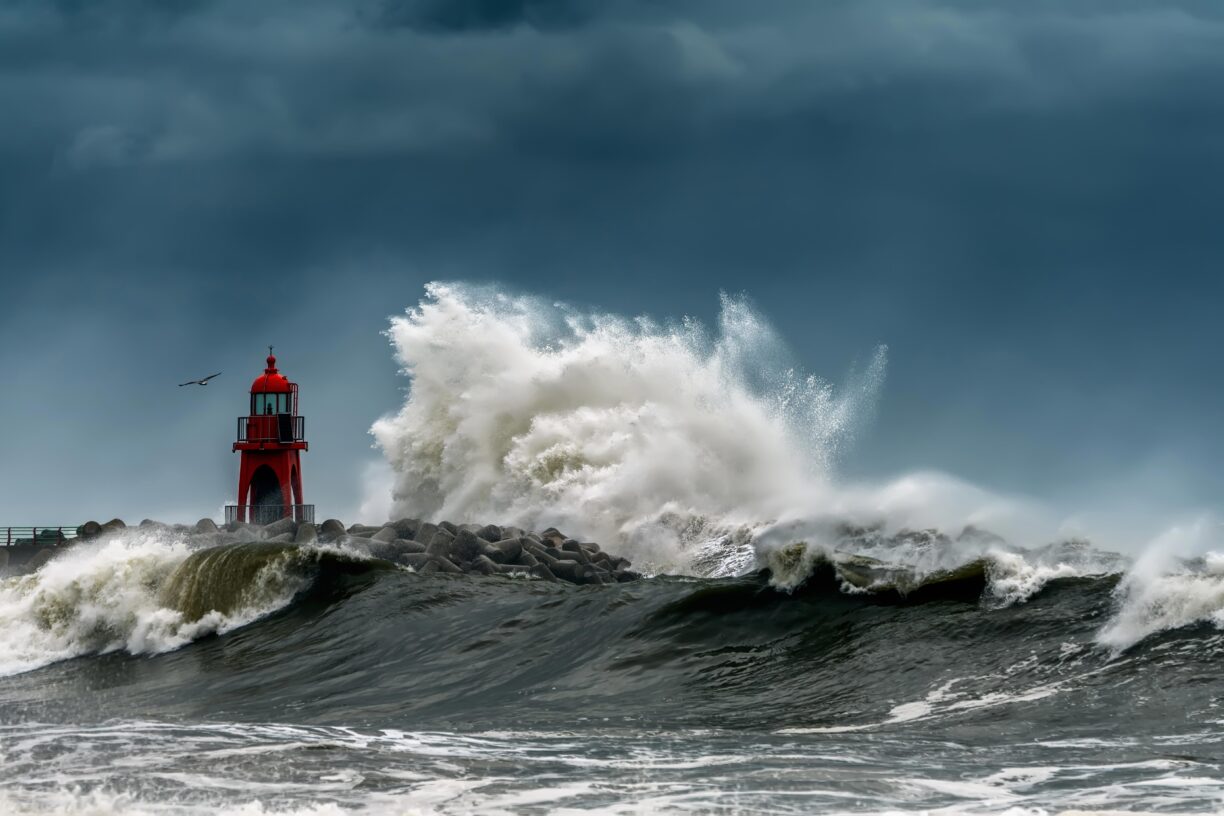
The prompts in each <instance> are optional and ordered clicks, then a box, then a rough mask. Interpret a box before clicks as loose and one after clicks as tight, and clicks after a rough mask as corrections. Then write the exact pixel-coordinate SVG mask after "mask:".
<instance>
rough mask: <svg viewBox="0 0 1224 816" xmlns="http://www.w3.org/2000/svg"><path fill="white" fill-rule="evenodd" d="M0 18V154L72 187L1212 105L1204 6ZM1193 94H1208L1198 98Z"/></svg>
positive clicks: (233, 5)
mask: <svg viewBox="0 0 1224 816" xmlns="http://www.w3.org/2000/svg"><path fill="white" fill-rule="evenodd" d="M175 8H177V9H178V11H177V13H172V12H170V11H167V10H166V9H165V8H164V4H158V3H133V2H126V3H99V4H85V3H61V4H59V10H58V11H57V10H56V9H55V7H54V6H48V5H45V4H36V3H16V4H14V3H8V4H6V6H5V7H4V11H3V12H2V16H0V38H2V42H0V54H2V55H3V56H0V71H2V74H0V82H2V83H3V84H2V85H0V99H2V100H3V102H4V104H5V107H6V109H8V110H13V111H19V112H21V113H22V114H23V115H22V122H23V125H24V127H22V128H19V129H6V133H5V135H4V136H0V138H2V139H4V141H5V142H7V143H8V146H9V148H10V149H16V150H21V151H22V152H26V151H31V152H34V151H37V152H45V150H46V149H47V148H48V147H49V146H50V147H51V148H52V149H53V150H54V152H55V158H56V160H57V161H59V162H61V163H63V164H65V165H67V166H68V167H70V168H77V169H80V168H87V167H90V166H95V165H103V166H107V165H116V164H124V163H130V162H142V161H150V162H156V161H184V160H208V159H214V158H217V157H224V156H231V155H236V154H247V155H256V154H261V153H285V154H305V155H323V156H329V155H341V156H343V155H353V154H369V153H376V154H388V153H390V154H397V153H406V154H413V153H427V152H431V151H485V150H491V149H511V150H515V151H527V152H531V151H533V150H538V151H542V152H550V153H551V152H552V151H555V150H558V149H563V150H565V151H567V152H570V151H576V152H578V153H582V152H585V151H593V152H605V151H618V150H628V151H638V152H642V153H646V154H650V153H652V152H657V151H667V150H669V149H671V150H677V149H687V148H688V147H690V146H693V145H700V144H703V143H706V142H709V141H719V140H720V138H721V139H726V138H727V137H726V136H725V132H726V131H727V130H728V129H730V130H732V131H734V129H735V128H736V126H742V127H759V128H770V127H784V126H785V125H787V124H789V123H790V122H791V121H792V119H793V117H796V116H809V117H821V116H824V117H827V118H828V119H829V120H830V122H831V123H834V124H836V123H846V124H849V125H855V124H862V123H869V124H870V125H872V126H875V125H879V126H883V127H894V128H901V129H909V128H914V129H926V128H930V127H933V126H938V127H947V125H948V123H949V117H951V119H952V120H953V121H954V120H956V119H965V120H975V119H980V118H981V117H986V116H1001V115H1007V114H1012V115H1022V114H1026V113H1027V114H1033V113H1039V112H1043V111H1047V110H1049V109H1052V108H1053V109H1058V108H1067V109H1076V108H1083V107H1088V108H1092V107H1094V106H1105V107H1108V106H1116V105H1134V104H1135V103H1136V101H1144V100H1146V101H1149V102H1151V103H1152V104H1160V105H1163V106H1169V107H1177V106H1179V105H1185V106H1189V105H1194V106H1200V105H1202V104H1207V105H1209V106H1210V107H1218V103H1217V102H1213V100H1214V99H1215V98H1216V97H1218V94H1214V93H1213V91H1212V88H1211V87H1210V86H1209V85H1208V84H1207V83H1206V79H1207V78H1208V77H1209V76H1210V75H1211V73H1212V72H1214V71H1218V70H1219V69H1220V68H1221V67H1224V22H1222V20H1221V17H1220V14H1219V13H1218V12H1212V11H1210V9H1211V8H1212V7H1210V6H1207V5H1205V4H1187V5H1185V6H1180V7H1179V6H1176V5H1170V4H1160V5H1152V4H1133V3H1132V4H1117V3H1112V4H1095V5H1094V4H1076V5H1075V6H1074V11H1060V10H1059V9H1060V8H1061V6H1059V5H1055V4H1043V3H1038V4H1023V6H1019V5H1018V4H967V3H962V4H949V3H942V4H936V3H896V2H879V1H878V0H866V1H865V2H863V1H860V2H856V3H845V2H834V3H809V2H790V3H766V4H763V5H762V6H761V7H760V9H761V10H762V11H763V12H764V13H760V14H758V15H755V16H748V15H747V14H745V13H744V11H743V4H730V3H721V2H710V3H701V4H697V3H677V4H670V5H669V4H653V3H651V4H648V3H623V2H622V3H609V4H593V3H562V2H557V1H556V0H550V1H549V2H529V0H520V2H500V3H499V2H487V1H486V2H479V3H464V2H446V3H444V2H438V1H437V0H434V1H433V2H415V3H391V2H383V3H373V2H369V3H365V4H360V5H357V6H354V7H350V8H347V9H343V10H342V9H341V7H340V6H338V5H337V4H332V3H293V4H283V3H282V4H277V3H260V4H250V3H241V2H228V3H224V2H217V3H203V2H199V3H190V4H184V5H181V6H175ZM1196 80H1200V81H1201V82H1196Z"/></svg>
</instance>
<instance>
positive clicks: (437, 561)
mask: <svg viewBox="0 0 1224 816" xmlns="http://www.w3.org/2000/svg"><path fill="white" fill-rule="evenodd" d="M429 563H430V564H432V565H433V566H434V568H435V569H436V570H437V571H438V572H445V573H448V574H450V575H462V574H463V570H461V569H459V568H458V567H456V566H455V565H454V564H452V563H451V562H450V561H449V560H448V559H446V558H442V557H441V556H437V555H434V556H430V558H429Z"/></svg>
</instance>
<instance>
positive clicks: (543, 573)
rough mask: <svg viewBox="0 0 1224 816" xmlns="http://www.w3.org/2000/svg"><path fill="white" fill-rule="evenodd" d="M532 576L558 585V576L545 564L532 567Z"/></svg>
mask: <svg viewBox="0 0 1224 816" xmlns="http://www.w3.org/2000/svg"><path fill="white" fill-rule="evenodd" d="M531 574H532V575H533V576H535V577H536V578H539V579H540V580H543V581H549V582H550V583H554V584H555V583H557V576H555V575H553V574H552V570H550V569H549V568H548V567H546V566H544V565H543V564H536V565H535V566H534V567H532V568H531Z"/></svg>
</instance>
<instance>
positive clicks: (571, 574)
mask: <svg viewBox="0 0 1224 816" xmlns="http://www.w3.org/2000/svg"><path fill="white" fill-rule="evenodd" d="M547 566H548V569H549V570H551V571H552V574H553V575H555V576H557V577H558V578H560V579H561V580H562V581H569V582H570V583H571V584H581V583H584V582H585V577H586V569H585V568H584V567H583V565H582V564H579V563H578V562H577V561H554V562H553V563H551V564H548V565H547Z"/></svg>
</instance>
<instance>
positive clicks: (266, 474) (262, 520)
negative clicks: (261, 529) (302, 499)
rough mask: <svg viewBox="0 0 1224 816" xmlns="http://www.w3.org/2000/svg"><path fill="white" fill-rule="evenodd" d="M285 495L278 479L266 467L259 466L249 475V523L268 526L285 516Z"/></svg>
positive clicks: (273, 472)
mask: <svg viewBox="0 0 1224 816" xmlns="http://www.w3.org/2000/svg"><path fill="white" fill-rule="evenodd" d="M286 504H287V502H286V501H285V495H284V493H283V492H282V491H281V483H280V479H278V478H277V477H276V472H275V471H273V470H272V468H271V467H269V466H268V465H260V466H259V467H258V468H256V469H255V472H254V473H253V474H251V521H252V522H253V523H255V524H269V523H271V522H273V521H276V520H277V519H279V518H281V517H283V516H284V515H285V505H286Z"/></svg>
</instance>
